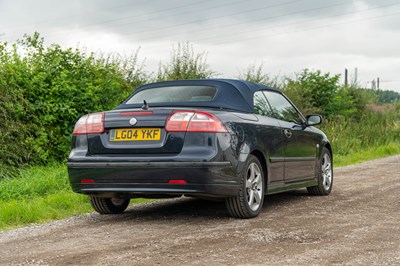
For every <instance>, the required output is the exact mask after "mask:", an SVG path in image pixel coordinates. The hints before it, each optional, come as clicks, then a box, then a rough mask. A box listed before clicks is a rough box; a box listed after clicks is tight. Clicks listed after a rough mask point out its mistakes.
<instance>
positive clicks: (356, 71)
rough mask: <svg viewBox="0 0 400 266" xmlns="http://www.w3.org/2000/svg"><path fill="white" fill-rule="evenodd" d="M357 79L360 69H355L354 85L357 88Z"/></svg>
mask: <svg viewBox="0 0 400 266" xmlns="http://www.w3.org/2000/svg"><path fill="white" fill-rule="evenodd" d="M357 79H358V69H357V68H355V69H354V85H356V86H357Z"/></svg>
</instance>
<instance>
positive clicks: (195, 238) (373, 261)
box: [0, 156, 400, 265]
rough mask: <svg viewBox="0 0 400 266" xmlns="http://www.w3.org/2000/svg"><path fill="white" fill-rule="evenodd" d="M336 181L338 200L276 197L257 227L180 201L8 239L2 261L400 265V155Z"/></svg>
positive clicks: (3, 239) (11, 234)
mask: <svg viewBox="0 0 400 266" xmlns="http://www.w3.org/2000/svg"><path fill="white" fill-rule="evenodd" d="M334 174H335V177H334V178H335V181H334V189H333V191H332V194H331V195H330V196H327V197H314V196H313V197H310V196H308V195H307V193H306V191H305V190H298V191H294V192H290V193H284V194H278V195H272V196H268V197H267V198H266V202H265V204H264V208H263V210H262V212H261V214H260V216H259V217H257V218H255V219H250V220H240V219H234V218H230V217H229V216H228V213H227V211H226V210H225V208H224V204H223V203H222V202H207V201H202V200H195V199H190V198H180V199H172V200H162V201H155V202H151V203H148V204H141V205H136V206H132V207H130V208H129V209H128V210H127V212H126V213H124V214H122V215H117V216H105V215H98V214H94V213H91V214H86V215H82V216H78V217H73V218H70V219H67V220H62V221H55V222H50V223H46V224H42V225H38V226H30V227H25V228H21V229H17V230H11V231H6V232H2V233H0V264H1V265H64V264H73V265H93V264H94V265H237V264H240V265H254V264H263V265H310V264H311V265H316V264H319V265H320V264H328V265H329V264H340V265H400V156H394V157H389V158H386V159H382V160H375V161H370V162H366V163H362V164H358V165H353V166H349V167H343V168H337V169H335V171H334Z"/></svg>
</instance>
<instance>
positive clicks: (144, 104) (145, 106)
mask: <svg viewBox="0 0 400 266" xmlns="http://www.w3.org/2000/svg"><path fill="white" fill-rule="evenodd" d="M142 109H143V110H147V109H149V105H148V104H147V102H146V100H143V105H142Z"/></svg>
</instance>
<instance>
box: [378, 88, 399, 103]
mask: <svg viewBox="0 0 400 266" xmlns="http://www.w3.org/2000/svg"><path fill="white" fill-rule="evenodd" d="M375 92H376V94H377V95H378V97H379V102H380V103H396V102H400V93H398V92H395V91H389V90H377V91H375Z"/></svg>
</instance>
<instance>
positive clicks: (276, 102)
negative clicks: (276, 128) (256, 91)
mask: <svg viewBox="0 0 400 266" xmlns="http://www.w3.org/2000/svg"><path fill="white" fill-rule="evenodd" d="M264 94H265V96H266V97H267V99H268V102H269V103H270V105H271V108H272V110H273V112H274V117H275V118H277V119H280V120H284V121H287V122H294V123H296V124H302V123H303V121H302V119H301V117H300V115H299V113H298V112H297V110H296V109H295V108H294V106H293V105H292V104H291V103H290V102H289V101H288V100H287V99H286V98H285V97H283V95H281V94H279V93H276V92H273V91H264Z"/></svg>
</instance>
